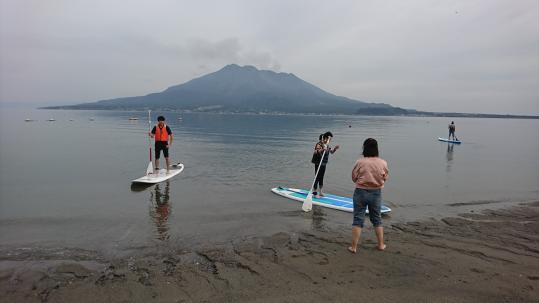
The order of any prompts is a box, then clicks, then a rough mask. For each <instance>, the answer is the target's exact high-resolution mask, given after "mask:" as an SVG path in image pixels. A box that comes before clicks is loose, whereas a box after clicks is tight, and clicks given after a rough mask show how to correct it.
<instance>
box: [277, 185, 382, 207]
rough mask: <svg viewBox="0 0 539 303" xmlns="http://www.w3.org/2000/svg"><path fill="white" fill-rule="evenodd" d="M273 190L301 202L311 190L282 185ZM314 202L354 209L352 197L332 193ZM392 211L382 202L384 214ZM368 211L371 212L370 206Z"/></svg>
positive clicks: (326, 205) (319, 204) (315, 199)
mask: <svg viewBox="0 0 539 303" xmlns="http://www.w3.org/2000/svg"><path fill="white" fill-rule="evenodd" d="M271 191H272V192H273V193H275V194H278V195H279V196H283V197H285V198H288V199H292V200H296V201H299V202H303V201H304V200H305V199H306V198H307V195H308V194H309V191H307V190H304V189H297V188H287V187H281V186H279V187H275V188H272V189H271ZM313 204H314V205H318V206H322V207H327V208H333V209H337V210H342V211H346V212H352V211H354V202H353V201H352V198H346V197H341V196H336V195H331V194H324V196H323V197H320V198H315V197H314V196H313ZM390 211H391V208H389V207H387V206H385V205H384V204H382V214H387V213H389V212H390ZM367 213H369V209H368V208H367Z"/></svg>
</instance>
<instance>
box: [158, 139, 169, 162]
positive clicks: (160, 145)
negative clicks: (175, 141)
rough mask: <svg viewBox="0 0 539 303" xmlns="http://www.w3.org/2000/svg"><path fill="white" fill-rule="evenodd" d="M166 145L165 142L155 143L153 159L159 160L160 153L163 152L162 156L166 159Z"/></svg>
mask: <svg viewBox="0 0 539 303" xmlns="http://www.w3.org/2000/svg"><path fill="white" fill-rule="evenodd" d="M167 144H168V142H167V141H155V158H156V159H159V156H160V154H161V151H163V155H165V158H168V147H167Z"/></svg>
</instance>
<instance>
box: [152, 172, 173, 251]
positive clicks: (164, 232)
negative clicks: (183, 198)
mask: <svg viewBox="0 0 539 303" xmlns="http://www.w3.org/2000/svg"><path fill="white" fill-rule="evenodd" d="M169 200H170V182H169V181H167V182H166V183H165V188H164V190H162V189H161V187H160V185H159V184H156V185H155V188H154V189H153V190H152V191H150V218H151V219H152V221H153V223H154V224H155V227H156V231H157V233H156V235H157V239H159V240H167V239H169V238H170V235H169V233H168V231H169V229H170V227H169V225H168V222H167V221H168V218H169V216H170V214H171V208H170V203H169Z"/></svg>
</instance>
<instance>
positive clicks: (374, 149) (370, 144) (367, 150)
mask: <svg viewBox="0 0 539 303" xmlns="http://www.w3.org/2000/svg"><path fill="white" fill-rule="evenodd" d="M363 157H378V142H376V140H374V139H373V138H369V139H367V140H365V142H363Z"/></svg>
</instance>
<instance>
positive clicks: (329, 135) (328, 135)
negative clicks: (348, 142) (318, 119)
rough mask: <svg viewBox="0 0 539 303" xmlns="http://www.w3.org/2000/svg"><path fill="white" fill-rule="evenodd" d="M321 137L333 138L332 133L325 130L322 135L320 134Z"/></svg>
mask: <svg viewBox="0 0 539 303" xmlns="http://www.w3.org/2000/svg"><path fill="white" fill-rule="evenodd" d="M322 137H323V138H329V137H331V138H333V134H332V133H331V132H325V133H324V135H323V136H322Z"/></svg>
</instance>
